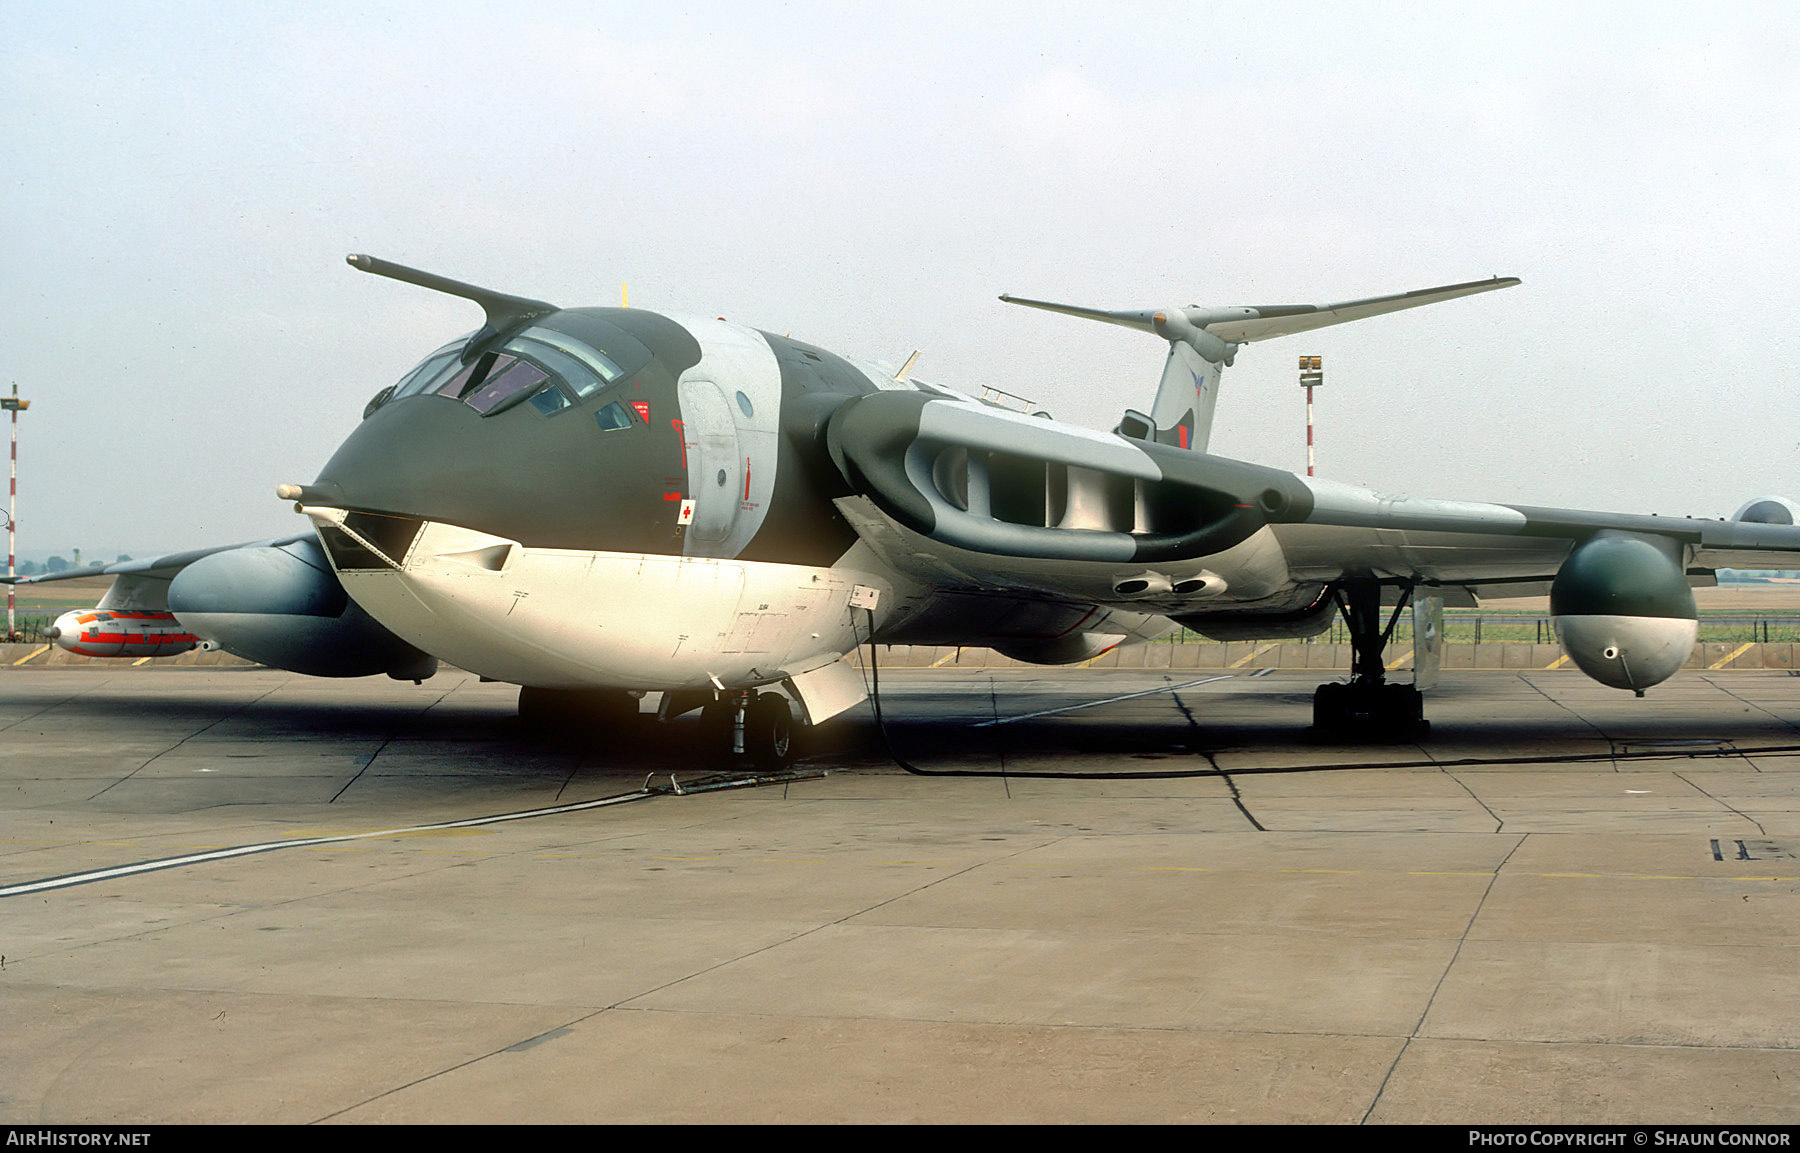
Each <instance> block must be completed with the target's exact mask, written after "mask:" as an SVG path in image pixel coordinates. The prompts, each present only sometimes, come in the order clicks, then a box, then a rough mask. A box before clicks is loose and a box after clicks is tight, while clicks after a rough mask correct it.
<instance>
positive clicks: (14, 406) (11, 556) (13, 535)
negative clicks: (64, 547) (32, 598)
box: [0, 383, 31, 641]
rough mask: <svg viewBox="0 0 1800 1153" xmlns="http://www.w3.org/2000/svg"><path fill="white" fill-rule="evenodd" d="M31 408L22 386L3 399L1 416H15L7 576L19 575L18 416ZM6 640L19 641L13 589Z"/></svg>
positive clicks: (8, 592)
mask: <svg viewBox="0 0 1800 1153" xmlns="http://www.w3.org/2000/svg"><path fill="white" fill-rule="evenodd" d="M30 407H31V402H30V401H29V400H20V399H19V386H18V384H16V383H15V384H14V385H13V386H12V395H11V396H0V412H9V413H11V414H12V463H11V465H10V466H9V467H8V470H7V487H6V575H7V576H9V577H10V576H14V575H16V572H17V569H16V567H15V565H16V563H17V557H18V549H17V548H16V547H14V546H15V542H16V540H17V538H18V532H19V523H18V521H17V520H16V519H14V516H13V513H14V511H15V506H16V505H17V504H18V500H19V414H20V413H21V412H24V411H25V410H26V409H28V408H30ZM6 639H7V640H9V641H16V640H18V639H19V625H18V619H17V618H16V617H15V616H14V615H13V586H12V585H11V584H10V583H8V584H7V586H6Z"/></svg>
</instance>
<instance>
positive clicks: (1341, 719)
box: [1313, 681, 1350, 732]
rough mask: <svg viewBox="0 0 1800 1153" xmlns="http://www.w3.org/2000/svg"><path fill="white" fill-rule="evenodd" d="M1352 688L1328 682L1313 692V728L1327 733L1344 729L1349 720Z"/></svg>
mask: <svg viewBox="0 0 1800 1153" xmlns="http://www.w3.org/2000/svg"><path fill="white" fill-rule="evenodd" d="M1349 704H1350V686H1349V685H1347V684H1344V683H1343V682H1342V681H1328V682H1326V683H1325V684H1322V685H1320V686H1319V687H1318V688H1317V689H1315V690H1314V691H1313V728H1315V729H1321V730H1323V731H1326V732H1335V731H1337V730H1339V729H1342V728H1343V727H1344V725H1345V724H1346V722H1347V720H1348V711H1349Z"/></svg>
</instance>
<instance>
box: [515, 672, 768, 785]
mask: <svg viewBox="0 0 1800 1153" xmlns="http://www.w3.org/2000/svg"><path fill="white" fill-rule="evenodd" d="M666 696H672V697H676V699H675V700H668V699H665V701H664V702H663V709H662V714H661V715H662V716H663V717H664V719H668V718H672V717H675V716H678V715H679V714H681V713H683V712H686V711H688V710H690V709H693V708H694V707H696V706H700V729H701V733H702V734H703V736H702V739H703V740H704V741H705V742H706V744H707V746H708V749H709V750H711V751H716V752H718V753H722V754H724V758H725V759H734V758H748V759H749V761H750V763H751V764H753V765H755V766H756V767H757V768H759V769H765V770H768V769H779V768H783V767H785V766H787V765H788V764H790V763H791V762H792V761H793V759H794V746H795V739H794V738H795V737H796V735H797V734H798V729H797V727H796V726H795V724H794V709H793V706H792V705H790V704H789V703H788V699H787V698H786V697H784V696H782V695H781V694H780V693H758V692H754V691H750V690H746V689H737V690H732V691H728V692H725V693H721V694H719V695H718V696H716V697H715V696H714V695H713V694H711V693H710V692H709V693H704V694H702V693H692V694H688V693H682V694H680V695H679V696H677V695H676V694H666ZM702 700H704V701H705V702H706V703H705V704H704V705H701V701H702ZM647 719H648V718H646V717H644V716H643V715H642V714H641V713H640V712H639V711H638V698H637V697H635V696H633V695H632V694H630V693H628V692H625V691H624V690H622V689H540V688H532V687H530V686H529V685H528V686H526V687H524V688H521V689H520V690H519V720H520V721H522V722H523V723H524V725H525V727H526V729H527V730H529V731H531V732H536V733H543V734H548V735H552V736H558V737H564V738H585V739H594V740H600V741H612V742H615V743H616V742H617V741H618V740H619V739H620V738H623V739H625V740H637V739H639V737H638V734H637V731H636V730H637V728H638V726H639V725H640V724H643V723H644V722H645V721H646V720H647Z"/></svg>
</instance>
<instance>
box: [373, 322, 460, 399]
mask: <svg viewBox="0 0 1800 1153" xmlns="http://www.w3.org/2000/svg"><path fill="white" fill-rule="evenodd" d="M467 343H469V338H468V337H466V336H465V337H462V338H460V339H458V340H453V341H451V342H450V343H449V344H446V345H445V346H444V347H442V348H440V349H438V350H437V351H436V352H434V353H432V354H431V355H430V356H428V357H426V358H425V359H424V360H423V361H422V362H420V364H419V367H417V368H415V369H413V370H412V371H411V372H409V373H407V374H406V375H405V376H403V377H401V378H400V383H399V384H396V385H395V386H394V393H393V396H392V398H391V399H393V400H399V399H400V398H401V397H403V396H416V395H418V394H419V393H421V392H425V391H427V390H429V389H431V387H432V386H433V385H434V384H442V383H443V380H444V377H446V376H448V375H449V374H450V373H452V372H454V371H455V370H456V365H457V357H458V356H459V355H460V354H461V352H462V350H463V346H464V345H465V344H467Z"/></svg>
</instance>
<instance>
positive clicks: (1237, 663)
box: [1225, 641, 1280, 669]
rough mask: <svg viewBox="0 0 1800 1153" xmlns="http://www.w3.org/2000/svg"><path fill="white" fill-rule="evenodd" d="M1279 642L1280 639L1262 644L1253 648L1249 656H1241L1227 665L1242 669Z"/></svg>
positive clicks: (1227, 666) (1231, 667) (1229, 667)
mask: <svg viewBox="0 0 1800 1153" xmlns="http://www.w3.org/2000/svg"><path fill="white" fill-rule="evenodd" d="M1279 643H1280V642H1279V641H1276V642H1273V643H1270V644H1266V645H1261V646H1259V647H1258V648H1256V649H1254V650H1252V651H1251V653H1250V655H1249V656H1247V657H1240V658H1238V659H1237V660H1235V661H1232V662H1231V663H1230V664H1228V665H1226V666H1225V667H1226V668H1228V669H1241V668H1243V667H1244V666H1245V665H1247V664H1249V663H1250V662H1251V661H1253V660H1255V659H1256V658H1257V657H1260V656H1262V655H1263V654H1264V653H1266V652H1268V651H1269V650H1270V649H1272V648H1274V647H1275V645H1277V644H1279Z"/></svg>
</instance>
